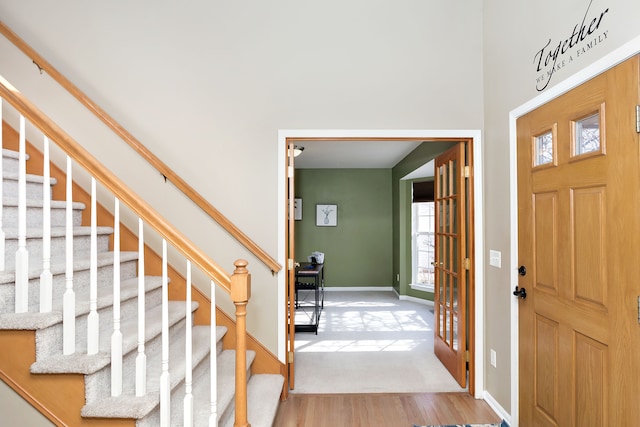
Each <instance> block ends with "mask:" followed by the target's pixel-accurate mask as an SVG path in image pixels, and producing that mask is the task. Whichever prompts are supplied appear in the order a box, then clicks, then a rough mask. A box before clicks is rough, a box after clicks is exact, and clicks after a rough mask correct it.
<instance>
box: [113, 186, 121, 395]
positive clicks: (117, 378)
mask: <svg viewBox="0 0 640 427" xmlns="http://www.w3.org/2000/svg"><path fill="white" fill-rule="evenodd" d="M121 394H122V332H121V331H120V201H119V200H118V199H117V198H116V199H115V203H114V207H113V334H112V335H111V396H113V397H118V396H120V395H121Z"/></svg>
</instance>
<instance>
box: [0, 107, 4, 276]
mask: <svg viewBox="0 0 640 427" xmlns="http://www.w3.org/2000/svg"><path fill="white" fill-rule="evenodd" d="M0 126H2V99H0ZM3 151H4V142H3V140H2V129H0V153H3ZM3 157H4V154H3ZM3 160H4V159H0V271H4V242H5V233H4V227H3V226H2V221H3V215H4V212H3V210H4V191H3V188H2V187H3V186H4V165H3V163H4V161H3Z"/></svg>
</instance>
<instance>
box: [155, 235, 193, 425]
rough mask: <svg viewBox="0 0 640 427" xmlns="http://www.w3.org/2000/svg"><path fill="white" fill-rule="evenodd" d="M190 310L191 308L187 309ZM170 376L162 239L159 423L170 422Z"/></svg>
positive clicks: (167, 307)
mask: <svg viewBox="0 0 640 427" xmlns="http://www.w3.org/2000/svg"><path fill="white" fill-rule="evenodd" d="M189 310H191V309H189ZM170 395H171V377H170V375H169V278H168V276H167V241H166V240H164V239H162V374H160V425H162V426H163V427H169V423H170V422H171V413H170V409H171V403H170V401H169V399H170Z"/></svg>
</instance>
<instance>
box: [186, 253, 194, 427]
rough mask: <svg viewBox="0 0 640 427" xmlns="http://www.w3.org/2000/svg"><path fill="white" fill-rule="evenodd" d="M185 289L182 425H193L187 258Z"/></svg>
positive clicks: (189, 264)
mask: <svg viewBox="0 0 640 427" xmlns="http://www.w3.org/2000/svg"><path fill="white" fill-rule="evenodd" d="M186 286H187V289H186V294H187V298H186V304H185V310H186V326H185V334H186V338H185V348H184V352H185V356H184V358H185V360H184V365H185V366H184V427H193V393H192V391H193V389H192V387H193V376H192V375H193V372H192V371H191V370H192V369H193V341H192V334H191V332H192V328H193V321H192V319H191V261H189V260H187V284H186Z"/></svg>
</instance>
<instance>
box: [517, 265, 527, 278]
mask: <svg viewBox="0 0 640 427" xmlns="http://www.w3.org/2000/svg"><path fill="white" fill-rule="evenodd" d="M518 274H519V275H521V276H526V275H527V267H525V266H524V265H521V266H520V267H518Z"/></svg>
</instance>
